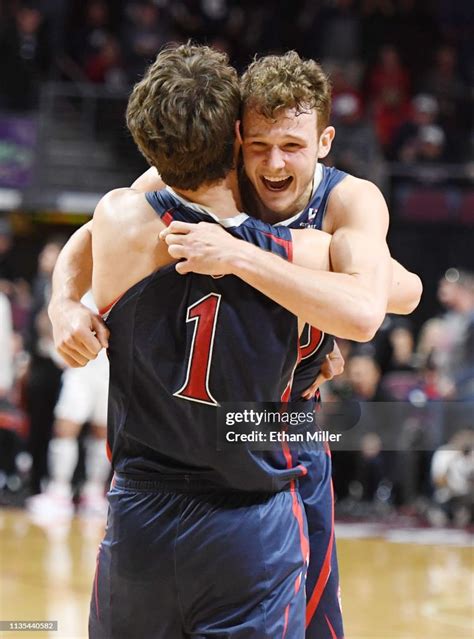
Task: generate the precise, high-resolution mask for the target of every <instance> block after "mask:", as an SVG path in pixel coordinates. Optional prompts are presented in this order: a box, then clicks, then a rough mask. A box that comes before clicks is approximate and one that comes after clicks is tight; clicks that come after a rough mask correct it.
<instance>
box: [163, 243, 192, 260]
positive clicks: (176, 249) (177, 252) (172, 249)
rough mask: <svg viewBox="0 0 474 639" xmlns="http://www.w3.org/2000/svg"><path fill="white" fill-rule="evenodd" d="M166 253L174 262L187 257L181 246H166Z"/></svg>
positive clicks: (185, 250)
mask: <svg viewBox="0 0 474 639" xmlns="http://www.w3.org/2000/svg"><path fill="white" fill-rule="evenodd" d="M168 253H169V254H170V255H171V257H172V258H174V259H175V260H181V259H183V258H185V257H187V254H188V251H187V249H186V248H185V247H184V246H182V245H181V244H173V245H172V246H168Z"/></svg>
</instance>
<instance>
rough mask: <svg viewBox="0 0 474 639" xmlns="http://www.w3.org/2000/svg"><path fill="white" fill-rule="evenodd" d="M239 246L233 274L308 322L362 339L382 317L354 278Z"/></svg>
mask: <svg viewBox="0 0 474 639" xmlns="http://www.w3.org/2000/svg"><path fill="white" fill-rule="evenodd" d="M241 248H242V250H241V251H239V255H238V257H236V258H235V259H234V263H233V265H232V272H233V274H234V275H237V276H238V277H240V278H241V279H242V280H243V281H245V282H246V283H247V284H249V285H250V286H253V287H254V288H256V289H257V290H259V291H260V292H261V293H263V294H265V295H267V296H268V297H270V298H271V299H272V300H274V301H275V302H277V303H278V304H280V305H281V306H283V307H284V308H286V309H288V310H289V311H291V312H292V313H294V314H295V315H297V316H298V317H299V318H300V319H302V320H304V321H305V322H308V323H309V324H311V325H312V326H317V327H318V328H319V329H321V330H323V331H325V332H328V333H330V334H332V335H335V336H336V337H341V338H345V339H352V340H355V341H361V342H362V341H368V340H370V339H371V338H372V337H373V335H374V333H375V331H376V330H377V328H378V326H379V325H380V323H381V322H382V321H383V316H384V309H383V308H382V306H381V305H380V304H374V299H373V293H372V292H371V291H370V290H369V289H368V287H367V286H366V285H365V284H364V283H363V282H362V281H361V280H360V277H359V276H357V275H350V274H346V273H329V272H324V271H321V270H317V271H315V270H312V269H309V268H305V267H302V266H299V265H298V264H289V263H287V262H285V261H284V260H282V259H281V258H279V257H278V256H276V255H272V254H270V253H267V252H264V251H262V250H261V249H259V248H257V247H255V246H251V245H245V247H241Z"/></svg>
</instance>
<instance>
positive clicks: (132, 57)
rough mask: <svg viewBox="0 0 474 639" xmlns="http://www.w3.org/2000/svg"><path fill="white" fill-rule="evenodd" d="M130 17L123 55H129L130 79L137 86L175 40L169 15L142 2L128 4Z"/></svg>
mask: <svg viewBox="0 0 474 639" xmlns="http://www.w3.org/2000/svg"><path fill="white" fill-rule="evenodd" d="M128 16H129V21H128V23H127V25H126V26H125V30H124V51H126V52H127V54H128V60H127V68H128V75H129V78H130V81H131V82H132V83H134V82H136V81H137V80H138V79H139V78H140V77H141V75H142V73H143V70H144V68H145V66H146V64H147V63H148V62H149V61H150V60H151V59H152V58H153V57H154V56H155V55H156V52H157V51H159V50H160V48H161V47H162V46H163V45H164V44H165V43H166V42H168V41H169V40H171V39H172V33H171V29H170V25H169V14H168V13H167V12H166V11H164V10H161V9H159V8H158V6H157V5H156V4H152V3H151V2H146V1H144V0H141V1H139V2H131V3H128Z"/></svg>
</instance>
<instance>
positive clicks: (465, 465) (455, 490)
mask: <svg viewBox="0 0 474 639" xmlns="http://www.w3.org/2000/svg"><path fill="white" fill-rule="evenodd" d="M431 479H432V482H433V485H434V488H435V491H434V495H433V497H434V502H435V504H436V505H437V506H438V508H436V509H431V510H430V512H429V520H430V522H431V523H432V524H434V525H438V526H444V525H446V524H447V523H448V521H450V520H452V521H454V523H455V524H457V525H461V526H466V525H468V524H470V523H472V522H473V521H474V498H473V495H474V433H473V431H472V430H466V431H459V432H458V433H456V434H455V435H454V436H453V437H452V439H451V440H450V441H449V442H448V443H447V444H446V445H445V446H442V447H441V448H438V450H437V451H436V452H435V453H434V455H433V458H432V461H431Z"/></svg>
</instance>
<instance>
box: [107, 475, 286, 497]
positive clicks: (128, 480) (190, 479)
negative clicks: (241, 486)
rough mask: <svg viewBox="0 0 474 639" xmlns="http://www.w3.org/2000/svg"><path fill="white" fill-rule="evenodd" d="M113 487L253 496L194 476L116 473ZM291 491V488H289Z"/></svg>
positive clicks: (257, 492)
mask: <svg viewBox="0 0 474 639" xmlns="http://www.w3.org/2000/svg"><path fill="white" fill-rule="evenodd" d="M111 487H112V488H113V487H117V488H128V489H130V490H137V491H144V492H155V491H156V492H158V491H167V492H176V493H224V494H226V493H229V494H240V495H248V494H252V493H250V492H248V491H245V490H238V489H236V488H231V487H230V486H222V485H220V484H216V483H215V482H212V481H210V480H208V479H203V478H200V477H195V476H193V475H179V476H175V475H160V476H156V475H131V474H127V473H119V472H115V473H114V475H113V478H112V482H111ZM288 489H289V487H288ZM277 492H280V491H274V492H272V491H268V492H266V493H265V492H264V491H256V492H255V494H262V495H264V494H266V495H272V494H276V493H277Z"/></svg>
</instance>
